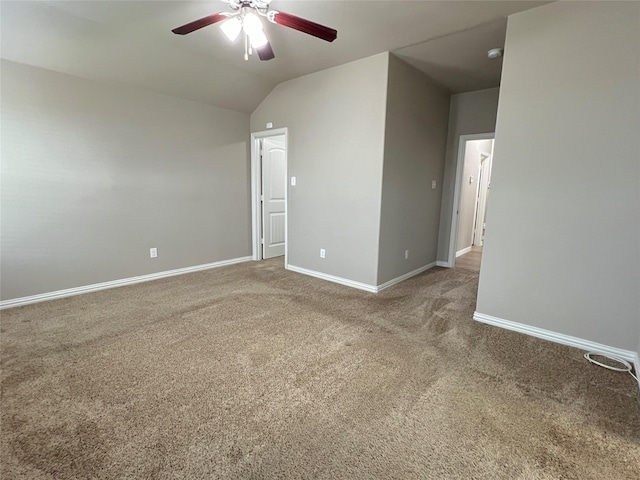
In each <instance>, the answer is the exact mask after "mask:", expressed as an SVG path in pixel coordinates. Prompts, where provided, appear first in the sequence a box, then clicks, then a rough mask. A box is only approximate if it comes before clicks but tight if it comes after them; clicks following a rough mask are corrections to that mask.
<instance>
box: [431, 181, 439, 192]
mask: <svg viewBox="0 0 640 480" xmlns="http://www.w3.org/2000/svg"><path fill="white" fill-rule="evenodd" d="M436 188H438V182H436V181H435V180H431V190H435V189H436Z"/></svg>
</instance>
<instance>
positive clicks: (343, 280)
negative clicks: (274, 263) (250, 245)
mask: <svg viewBox="0 0 640 480" xmlns="http://www.w3.org/2000/svg"><path fill="white" fill-rule="evenodd" d="M435 266H436V262H432V263H430V264H428V265H425V266H424V267H420V268H417V269H415V270H413V271H411V272H409V273H405V274H404V275H400V276H399V277H396V278H394V279H392V280H389V281H388V282H385V283H383V284H381V285H378V286H375V285H369V284H368V283H362V282H356V281H355V280H349V279H348V278H342V277H336V276H335V275H329V274H328V273H322V272H316V271H314V270H307V269H306V268H302V267H296V266H295V265H287V267H286V268H287V270H291V271H292V272H297V273H302V274H303V275H309V276H311V277H316V278H320V279H322V280H327V281H329V282H333V283H339V284H340V285H345V286H347V287H351V288H357V289H358V290H364V291H365V292H370V293H378V292H379V291H381V290H384V289H385V288H389V287H391V286H393V285H396V284H397V283H400V282H402V281H404V280H407V279H408V278H411V277H414V276H416V275H418V274H420V273H422V272H424V271H427V270H429V269H430V268H433V267H435Z"/></svg>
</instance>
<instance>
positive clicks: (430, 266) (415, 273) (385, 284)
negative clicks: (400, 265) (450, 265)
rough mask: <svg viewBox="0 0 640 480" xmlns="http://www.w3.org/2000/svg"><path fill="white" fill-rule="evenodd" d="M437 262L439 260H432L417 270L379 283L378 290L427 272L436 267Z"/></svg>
mask: <svg viewBox="0 0 640 480" xmlns="http://www.w3.org/2000/svg"><path fill="white" fill-rule="evenodd" d="M436 263H437V262H431V263H429V264H428V265H425V266H424V267H420V268H416V269H415V270H412V271H410V272H409V273H405V274H404V275H400V276H399V277H396V278H394V279H392V280H389V281H388V282H384V283H383V284H381V285H378V286H377V287H376V292H379V291H381V290H384V289H385V288H389V287H392V286H394V285H396V284H398V283H400V282H403V281H405V280H407V279H408V278H411V277H415V276H416V275H419V274H421V273H422V272H426V271H427V270H429V269H430V268H433V267H435V266H436Z"/></svg>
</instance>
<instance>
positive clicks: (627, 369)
mask: <svg viewBox="0 0 640 480" xmlns="http://www.w3.org/2000/svg"><path fill="white" fill-rule="evenodd" d="M592 355H598V356H599V357H605V358H608V359H609V360H613V361H614V362H618V363H621V364H622V365H624V368H620V367H612V366H611V365H607V364H605V363H601V362H599V361H597V360H594V359H593V358H591V356H592ZM584 358H586V359H587V360H589V361H590V362H591V363H595V364H596V365H598V366H600V367H603V368H606V369H608V370H613V371H614V372H627V373H628V374H629V375H631V376H632V377H633V378H635V379H636V382H638V381H639V380H638V377H636V376H635V375H634V374H633V372H632V371H631V370H632V367H631V364H630V363H629V362H627V361H626V360H624V359H622V358H620V357H616V356H613V355H605V354H604V353H599V352H587V353H585V354H584Z"/></svg>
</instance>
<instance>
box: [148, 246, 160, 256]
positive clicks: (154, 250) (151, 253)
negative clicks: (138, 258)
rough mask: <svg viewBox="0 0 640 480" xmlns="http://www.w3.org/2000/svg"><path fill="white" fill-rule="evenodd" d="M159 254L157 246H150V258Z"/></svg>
mask: <svg viewBox="0 0 640 480" xmlns="http://www.w3.org/2000/svg"><path fill="white" fill-rule="evenodd" d="M157 256H158V249H157V248H155V247H154V248H150V249H149V257H150V258H156V257H157Z"/></svg>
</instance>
